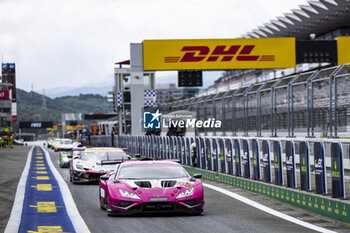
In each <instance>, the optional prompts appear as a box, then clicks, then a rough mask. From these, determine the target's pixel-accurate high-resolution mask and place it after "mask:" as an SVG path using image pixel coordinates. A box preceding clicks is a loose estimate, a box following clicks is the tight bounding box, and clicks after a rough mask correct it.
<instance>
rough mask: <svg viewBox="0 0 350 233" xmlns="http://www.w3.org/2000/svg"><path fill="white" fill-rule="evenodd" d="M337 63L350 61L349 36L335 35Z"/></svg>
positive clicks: (341, 63)
mask: <svg viewBox="0 0 350 233" xmlns="http://www.w3.org/2000/svg"><path fill="white" fill-rule="evenodd" d="M337 50H338V51H337V52H338V65H345V64H348V63H350V56H349V54H350V36H344V37H337Z"/></svg>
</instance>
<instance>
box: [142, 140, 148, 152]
mask: <svg viewBox="0 0 350 233" xmlns="http://www.w3.org/2000/svg"><path fill="white" fill-rule="evenodd" d="M146 150H147V143H146V136H142V155H143V156H145V155H146Z"/></svg>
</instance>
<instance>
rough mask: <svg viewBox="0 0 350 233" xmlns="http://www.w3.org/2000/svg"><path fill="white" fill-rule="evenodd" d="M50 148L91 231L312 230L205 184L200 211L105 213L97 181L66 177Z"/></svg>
mask: <svg viewBox="0 0 350 233" xmlns="http://www.w3.org/2000/svg"><path fill="white" fill-rule="evenodd" d="M49 152H50V156H51V159H52V162H53V164H54V165H55V166H56V168H57V170H58V171H59V173H60V174H61V176H62V177H63V179H64V180H65V181H66V183H67V184H68V187H69V189H70V191H71V193H72V196H73V198H74V201H75V203H76V205H77V207H78V210H79V212H80V214H81V216H82V217H83V219H84V220H85V222H86V224H87V225H88V227H89V229H90V231H91V232H96V233H97V232H118V233H121V232H127V233H130V232H152V233H157V232H161V233H163V232H200V233H206V232H208V233H212V232H281V231H283V232H312V231H311V230H310V229H307V228H304V227H302V226H299V225H296V224H293V223H291V222H288V221H285V220H282V219H280V218H277V217H274V216H272V215H270V214H268V213H265V212H263V211H260V210H258V209H256V208H253V207H251V206H249V205H246V204H244V203H242V202H240V201H237V200H235V199H232V198H230V197H228V196H226V195H224V194H221V193H219V192H217V191H214V190H211V189H208V188H205V189H204V195H205V201H206V207H205V213H204V214H203V215H199V216H191V215H181V214H176V215H174V214H160V215H137V216H122V217H108V216H107V214H106V212H105V211H104V210H101V209H100V208H99V203H98V184H78V185H73V184H72V183H71V182H70V181H69V169H68V168H60V167H59V163H58V153H56V152H52V151H51V150H49Z"/></svg>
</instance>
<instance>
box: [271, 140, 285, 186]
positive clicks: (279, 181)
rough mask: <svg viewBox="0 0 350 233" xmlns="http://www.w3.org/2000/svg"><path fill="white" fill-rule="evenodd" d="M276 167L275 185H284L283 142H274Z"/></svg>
mask: <svg viewBox="0 0 350 233" xmlns="http://www.w3.org/2000/svg"><path fill="white" fill-rule="evenodd" d="M273 154H274V167H275V184H276V185H283V167H282V151H281V142H280V141H273Z"/></svg>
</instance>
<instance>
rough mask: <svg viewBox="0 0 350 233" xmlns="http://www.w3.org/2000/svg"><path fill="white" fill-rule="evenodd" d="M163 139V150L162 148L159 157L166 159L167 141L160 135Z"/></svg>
mask: <svg viewBox="0 0 350 233" xmlns="http://www.w3.org/2000/svg"><path fill="white" fill-rule="evenodd" d="M162 139H163V150H162V155H161V158H162V159H167V144H166V143H167V141H166V137H162Z"/></svg>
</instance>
